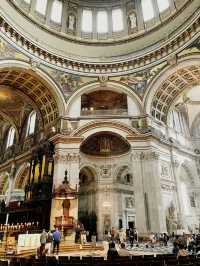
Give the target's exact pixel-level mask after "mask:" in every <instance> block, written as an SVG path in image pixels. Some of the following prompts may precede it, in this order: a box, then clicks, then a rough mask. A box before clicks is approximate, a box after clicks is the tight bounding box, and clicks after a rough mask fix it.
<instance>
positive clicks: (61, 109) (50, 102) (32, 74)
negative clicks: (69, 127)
mask: <svg viewBox="0 0 200 266" xmlns="http://www.w3.org/2000/svg"><path fill="white" fill-rule="evenodd" d="M0 85H6V86H10V87H12V88H15V90H17V91H20V93H22V94H23V95H25V96H26V97H28V98H30V99H31V100H32V101H33V102H34V103H35V104H36V106H37V108H38V110H40V113H41V116H42V118H43V123H44V125H46V124H50V123H52V122H54V121H55V120H56V119H57V118H58V117H59V116H63V115H64V114H65V109H66V104H65V99H64V96H63V94H62V92H61V89H60V88H59V86H58V85H57V84H56V82H55V81H54V80H53V79H52V78H51V77H50V76H49V75H48V74H47V73H46V72H44V71H43V70H41V69H40V68H39V65H37V64H36V65H34V64H30V63H26V62H24V61H20V60H1V62H0Z"/></svg>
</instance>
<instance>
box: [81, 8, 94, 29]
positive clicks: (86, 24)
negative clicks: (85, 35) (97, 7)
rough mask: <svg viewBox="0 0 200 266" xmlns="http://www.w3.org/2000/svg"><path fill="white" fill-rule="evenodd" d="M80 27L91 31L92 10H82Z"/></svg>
mask: <svg viewBox="0 0 200 266" xmlns="http://www.w3.org/2000/svg"><path fill="white" fill-rule="evenodd" d="M81 28H82V31H83V32H92V11H91V10H86V9H84V10H83V13H82V23H81Z"/></svg>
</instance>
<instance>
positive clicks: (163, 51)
mask: <svg viewBox="0 0 200 266" xmlns="http://www.w3.org/2000/svg"><path fill="white" fill-rule="evenodd" d="M0 27H1V35H2V37H4V38H5V39H6V40H7V41H8V42H10V43H11V44H13V45H14V46H15V47H16V48H17V49H23V50H24V53H26V54H28V55H29V56H30V55H31V56H32V57H33V56H34V57H35V58H37V60H39V61H40V63H43V64H45V65H48V66H51V67H54V68H57V69H60V70H62V71H64V72H66V71H67V72H69V73H74V74H83V73H84V75H86V76H105V75H106V76H107V75H109V76H119V75H122V74H128V73H134V72H137V71H139V70H142V69H145V68H147V67H152V66H154V65H157V64H159V63H161V62H163V61H165V60H167V59H168V57H170V58H171V56H172V55H174V54H177V53H178V52H180V51H182V50H183V49H184V48H185V47H186V46H188V45H189V44H191V43H192V41H194V40H195V39H197V38H198V36H199V35H200V34H199V29H200V17H199V15H198V12H196V15H195V17H194V18H193V20H192V22H191V23H189V25H187V26H186V27H185V29H184V30H182V31H181V32H179V33H178V34H176V36H173V38H169V39H168V40H167V41H164V42H163V43H161V44H160V45H159V47H156V48H154V49H153V50H151V51H148V52H147V53H146V54H144V53H143V54H141V55H137V56H134V57H131V58H130V57H129V58H128V59H121V60H120V61H117V62H110V63H109V62H107V63H98V62H92V63H90V62H87V63H85V62H82V61H81V60H79V61H78V60H74V59H71V58H67V57H64V56H63V57H61V56H59V55H56V54H53V53H51V52H50V51H47V50H45V49H44V48H42V47H39V45H38V44H37V43H33V42H31V41H30V40H29V39H28V38H26V37H25V36H24V35H22V34H21V33H20V32H19V31H17V30H16V29H15V28H14V27H12V26H11V25H9V23H8V22H7V21H6V19H5V18H4V17H3V16H1V17H0Z"/></svg>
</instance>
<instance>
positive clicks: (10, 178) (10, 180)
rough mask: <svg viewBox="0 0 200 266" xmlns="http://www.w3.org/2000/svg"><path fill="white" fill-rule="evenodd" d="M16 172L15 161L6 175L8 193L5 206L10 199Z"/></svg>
mask: <svg viewBox="0 0 200 266" xmlns="http://www.w3.org/2000/svg"><path fill="white" fill-rule="evenodd" d="M15 173H16V166H15V163H13V164H12V166H11V170H10V174H9V176H8V194H7V198H6V206H8V205H9V202H10V199H11V193H12V191H13V186H14V177H15Z"/></svg>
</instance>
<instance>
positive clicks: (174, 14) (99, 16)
mask: <svg viewBox="0 0 200 266" xmlns="http://www.w3.org/2000/svg"><path fill="white" fill-rule="evenodd" d="M0 6H1V11H0V14H1V21H0V25H1V28H2V31H1V34H2V36H3V37H4V38H6V39H7V40H9V41H10V42H12V43H13V42H14V43H15V45H16V46H17V47H18V48H19V49H21V50H22V51H23V52H25V53H27V54H28V55H30V54H31V56H34V58H35V59H36V60H38V59H39V60H41V61H42V62H43V63H45V64H46V65H54V66H56V67H57V68H58V69H62V70H64V71H66V70H67V71H68V72H71V73H76V74H84V75H85V74H86V75H88V76H97V75H98V76H99V75H119V74H125V73H133V72H136V71H138V70H139V69H141V68H145V67H150V66H153V65H155V64H158V63H160V62H161V61H163V60H166V58H167V57H169V56H172V55H173V54H175V53H177V52H178V51H181V50H183V49H184V48H185V47H186V46H187V45H189V43H191V42H192V41H194V40H195V39H196V38H197V37H198V32H199V30H200V26H199V25H200V24H199V17H200V15H199V14H200V11H199V9H200V2H199V0H191V1H189V0H181V1H180V0H170V1H169V0H155V1H152V0H123V1H114V0H113V1H112V0H108V1H99V0H96V1H95V0H87V1H86V0H84V1H75V0H67V1H59V0H52V1H48V0H40V1H39V0H35V1H30V0H10V1H8V0H7V1H1V3H0Z"/></svg>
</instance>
